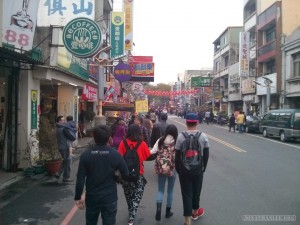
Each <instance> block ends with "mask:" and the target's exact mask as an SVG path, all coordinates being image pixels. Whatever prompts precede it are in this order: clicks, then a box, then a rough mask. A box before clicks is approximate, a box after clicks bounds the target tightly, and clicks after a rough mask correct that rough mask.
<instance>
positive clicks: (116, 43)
mask: <svg viewBox="0 0 300 225" xmlns="http://www.w3.org/2000/svg"><path fill="white" fill-rule="evenodd" d="M124 35H125V33H124V13H123V12H112V13H111V24H110V45H111V50H110V58H112V59H114V58H117V57H120V56H123V55H124V54H125V50H124V47H125V46H124V44H125V43H124Z"/></svg>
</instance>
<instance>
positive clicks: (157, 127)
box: [150, 113, 169, 148]
mask: <svg viewBox="0 0 300 225" xmlns="http://www.w3.org/2000/svg"><path fill="white" fill-rule="evenodd" d="M167 119H168V115H167V114H165V113H163V114H162V115H161V121H160V122H158V123H155V124H154V125H153V129H152V132H151V137H150V138H151V140H150V146H151V148H153V146H154V145H155V143H156V141H157V140H158V139H159V138H160V137H162V136H164V135H165V131H166V129H167V126H168V125H169V124H168V123H167Z"/></svg>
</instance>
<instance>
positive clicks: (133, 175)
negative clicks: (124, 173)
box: [123, 139, 142, 181]
mask: <svg viewBox="0 0 300 225" xmlns="http://www.w3.org/2000/svg"><path fill="white" fill-rule="evenodd" d="M123 143H124V145H125V148H126V152H125V154H124V156H123V158H124V161H125V163H126V165H127V168H128V170H129V176H128V177H125V178H124V180H126V181H137V180H138V179H139V175H140V158H139V156H138V154H137V149H138V147H139V146H140V144H141V143H142V142H141V141H139V142H138V143H137V144H136V145H135V147H134V148H133V149H130V147H129V145H128V143H127V141H126V139H124V140H123Z"/></svg>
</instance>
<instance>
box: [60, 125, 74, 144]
mask: <svg viewBox="0 0 300 225" xmlns="http://www.w3.org/2000/svg"><path fill="white" fill-rule="evenodd" d="M63 134H64V136H65V138H67V139H68V140H69V141H75V140H76V137H75V135H73V134H72V131H71V130H70V129H68V128H66V127H64V128H63Z"/></svg>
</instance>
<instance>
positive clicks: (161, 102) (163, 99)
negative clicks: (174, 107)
mask: <svg viewBox="0 0 300 225" xmlns="http://www.w3.org/2000/svg"><path fill="white" fill-rule="evenodd" d="M145 90H151V91H171V85H169V84H164V83H159V84H157V85H151V84H147V85H146V86H145ZM154 100H155V101H154ZM170 100H171V99H170V95H166V96H151V95H150V96H148V101H149V103H150V104H151V103H153V102H155V106H160V107H164V106H168V105H169V101H170Z"/></svg>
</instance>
